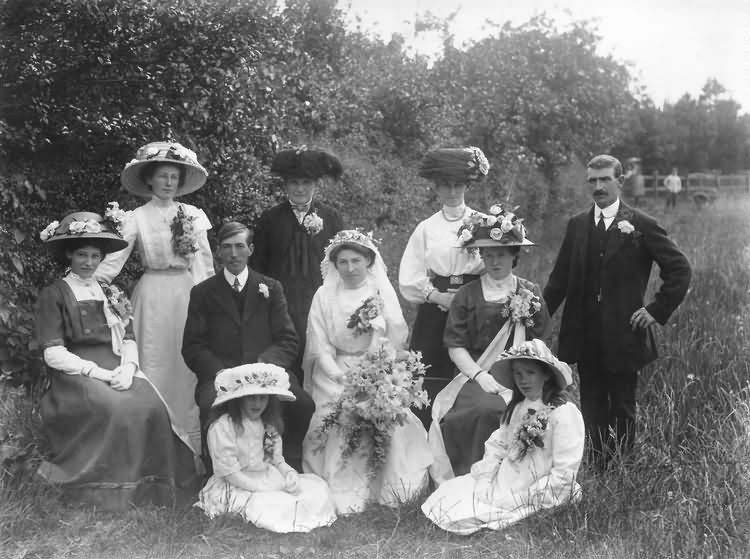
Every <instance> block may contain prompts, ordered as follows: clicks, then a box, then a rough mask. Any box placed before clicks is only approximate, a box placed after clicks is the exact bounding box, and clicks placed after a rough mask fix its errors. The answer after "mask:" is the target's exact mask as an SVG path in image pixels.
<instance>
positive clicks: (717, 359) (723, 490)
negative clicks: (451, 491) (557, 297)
mask: <svg viewBox="0 0 750 559" xmlns="http://www.w3.org/2000/svg"><path fill="white" fill-rule="evenodd" d="M656 202H657V201H653V202H652V204H651V208H650V210H651V213H653V214H654V215H655V216H656V217H658V218H659V219H660V221H661V222H662V223H663V224H664V225H665V226H666V228H667V230H668V231H669V232H670V234H671V236H672V237H673V238H674V239H675V240H676V241H677V243H678V244H679V246H680V247H681V248H682V249H684V250H685V252H686V253H687V255H688V258H689V259H690V261H691V263H692V265H693V268H694V278H693V284H692V286H691V290H690V293H689V295H688V297H687V299H686V301H685V303H684V304H683V305H682V307H681V308H680V309H679V310H678V312H677V313H676V314H675V316H674V317H673V318H672V320H671V321H670V323H669V324H668V325H667V326H666V327H665V328H663V329H661V331H660V335H659V341H660V349H661V357H660V359H659V360H658V361H657V362H656V363H655V364H653V365H651V366H649V367H648V368H647V369H646V370H644V371H643V372H642V376H641V384H640V388H639V398H638V402H639V412H638V413H639V420H640V423H639V432H638V439H637V443H636V450H635V451H634V453H633V454H632V456H630V457H628V459H627V460H625V461H623V463H622V465H621V467H620V469H618V470H615V471H611V472H608V473H607V474H606V475H601V476H593V475H592V474H590V473H589V472H587V471H582V472H581V473H580V476H579V481H580V482H581V485H582V487H583V491H584V498H583V500H582V501H581V502H580V503H578V504H576V505H573V506H568V507H564V508H561V509H558V510H556V511H554V512H551V513H544V514H540V515H537V516H534V517H532V518H529V519H526V520H524V521H522V522H520V523H519V524H517V525H515V526H513V527H512V528H510V529H508V530H506V531H503V532H499V533H495V532H482V533H479V534H477V535H475V536H472V537H458V536H452V535H449V534H447V533H445V532H443V531H441V530H439V529H437V528H436V527H434V526H433V525H431V524H430V523H429V522H428V521H427V520H426V519H425V518H424V517H423V516H422V514H421V512H420V510H419V503H413V504H407V505H405V506H403V507H402V508H401V509H400V510H390V509H385V508H378V507H375V508H372V509H371V510H368V511H367V512H365V513H364V514H361V515H357V516H353V517H347V518H341V519H339V520H338V521H337V522H336V523H335V524H334V525H333V526H332V527H331V528H328V529H320V530H316V531H315V532H313V533H311V534H304V535H292V536H285V535H277V534H271V533H268V532H265V531H262V530H258V529H255V528H254V527H252V526H248V525H245V524H244V523H242V522H241V521H238V520H234V519H224V520H220V521H209V520H207V519H206V518H204V517H203V516H202V515H201V514H200V513H199V511H197V510H192V509H187V510H186V509H179V510H177V509H175V510H165V509H133V510H130V511H128V512H126V513H122V514H117V515H113V514H108V513H101V512H98V511H96V510H93V509H85V508H80V507H76V508H72V507H67V506H65V505H63V504H61V503H60V502H59V501H58V499H57V497H56V495H55V492H54V490H52V489H49V488H44V487H41V486H39V485H38V484H36V483H34V482H33V481H32V478H30V477H29V476H27V475H25V474H23V473H19V474H17V475H15V476H11V475H10V474H9V473H7V472H6V473H5V474H0V558H2V559H6V558H13V559H36V558H39V559H42V558H44V559H47V558H49V559H51V558H68V557H70V558H87V559H98V558H102V559H104V558H117V559H124V558H133V559H135V558H138V559H143V558H159V559H162V558H170V559H171V558H174V559H176V558H206V559H208V558H211V559H224V558H233V559H238V558H244V559H250V558H259V559H260V558H267V559H271V558H274V559H277V558H296V557H299V558H302V557H322V558H331V559H333V558H347V559H348V558H389V559H390V558H404V559H406V558H408V559H422V558H428V557H430V558H432V557H435V558H446V559H448V558H450V559H463V558H465V559H470V558H477V559H478V558H479V557H503V558H522V557H523V558H525V557H533V558H539V559H541V558H550V559H563V558H571V559H572V558H576V559H579V558H580V559H593V558H612V559H615V558H617V559H628V558H649V559H651V558H667V557H670V558H671V557H675V558H692V557H696V558H697V557H701V558H704V557H705V558H708V557H713V558H714V559H725V558H727V559H728V558H745V557H747V556H748V555H750V551H749V549H750V537H749V536H750V499H748V497H750V492H749V491H748V489H749V488H750V479H749V478H750V388H748V380H750V372H749V371H748V369H749V367H750V343H749V342H750V340H749V339H748V338H749V336H750V331H749V330H748V328H750V323H748V322H750V318H748V315H747V311H748V308H749V304H750V248H748V245H750V241H749V240H750V219H748V216H750V203H748V201H747V200H745V199H740V198H735V199H732V200H719V202H717V204H716V205H714V206H711V207H709V208H706V209H704V210H703V211H701V212H697V211H696V210H695V209H694V208H693V207H692V206H689V205H688V204H687V203H684V204H683V206H682V207H681V208H680V209H679V210H678V211H677V212H673V213H671V214H666V215H665V213H664V211H663V209H662V204H660V203H659V204H657V203H656ZM547 229H548V230H547V231H546V233H545V237H548V240H549V241H548V243H547V245H548V247H547V248H546V249H539V250H538V251H537V252H536V253H535V254H533V255H531V256H529V257H528V258H524V262H522V264H521V267H520V269H519V273H520V275H522V276H524V277H527V278H531V279H534V280H535V281H537V282H539V283H542V284H543V283H544V280H545V279H546V276H547V274H548V272H549V268H550V265H551V261H552V259H553V258H554V254H555V251H556V249H557V246H558V244H559V239H560V238H561V236H562V231H550V230H549V228H547ZM655 277H656V274H655ZM656 281H658V279H657V280H656ZM0 397H1V399H0V435H2V433H3V431H5V432H8V431H10V432H12V433H16V434H17V436H16V437H15V442H14V444H16V445H18V446H23V445H26V444H33V443H34V425H33V421H34V418H33V414H31V412H30V409H29V408H30V406H29V403H28V399H27V398H25V397H23V396H22V395H19V394H16V393H15V392H13V391H10V390H7V389H6V390H5V393H4V394H2V392H0ZM2 440H4V439H3V438H2V437H0V441H2ZM5 440H8V437H7V436H6V437H5Z"/></svg>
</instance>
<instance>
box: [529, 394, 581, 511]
mask: <svg viewBox="0 0 750 559" xmlns="http://www.w3.org/2000/svg"><path fill="white" fill-rule="evenodd" d="M550 427H551V429H552V432H551V445H552V466H551V468H550V471H549V474H547V475H545V476H542V477H540V478H539V479H537V480H536V481H535V482H534V483H533V484H532V485H531V487H529V495H530V496H531V499H532V502H534V503H536V504H539V506H541V507H553V506H556V505H558V504H560V503H561V502H564V501H566V500H567V499H569V498H571V497H572V496H574V495H575V494H576V493H577V492H578V491H580V489H579V488H578V485H577V484H576V481H575V480H576V474H577V473H578V468H579V467H580V465H581V460H582V459H583V443H584V426H583V417H582V416H581V412H580V411H579V410H578V408H577V407H576V405H575V404H573V403H572V402H567V403H565V404H563V405H561V406H559V407H557V408H555V409H554V410H553V411H552V412H551V414H550Z"/></svg>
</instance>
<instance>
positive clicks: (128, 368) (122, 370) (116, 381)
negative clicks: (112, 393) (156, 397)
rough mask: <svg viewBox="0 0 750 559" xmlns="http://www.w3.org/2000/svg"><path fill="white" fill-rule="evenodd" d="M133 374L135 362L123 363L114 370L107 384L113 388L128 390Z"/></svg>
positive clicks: (131, 383)
mask: <svg viewBox="0 0 750 559" xmlns="http://www.w3.org/2000/svg"><path fill="white" fill-rule="evenodd" d="M133 375H135V363H125V364H124V365H122V366H121V367H117V368H116V369H115V370H114V376H113V377H112V380H111V381H110V383H109V384H110V386H111V387H112V388H114V389H115V390H128V389H129V388H130V387H131V386H132V385H133Z"/></svg>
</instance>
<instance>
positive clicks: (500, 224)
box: [458, 204, 535, 248]
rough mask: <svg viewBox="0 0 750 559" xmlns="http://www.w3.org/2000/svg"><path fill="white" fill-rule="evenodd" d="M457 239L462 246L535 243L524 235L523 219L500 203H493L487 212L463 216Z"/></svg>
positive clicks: (527, 244)
mask: <svg viewBox="0 0 750 559" xmlns="http://www.w3.org/2000/svg"><path fill="white" fill-rule="evenodd" d="M458 240H459V243H460V244H461V247H462V248H481V247H496V246H534V245H535V243H532V242H531V241H530V240H529V239H528V237H527V236H526V227H524V225H523V219H521V218H520V217H518V216H517V215H516V214H515V213H513V212H511V211H506V210H505V208H504V207H503V205H502V204H494V205H493V206H492V207H491V208H490V213H489V214H483V213H479V212H474V213H473V214H471V215H470V216H467V217H465V218H464V220H463V224H462V225H461V228H460V229H459V230H458Z"/></svg>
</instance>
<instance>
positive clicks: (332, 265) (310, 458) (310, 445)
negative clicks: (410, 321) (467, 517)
mask: <svg viewBox="0 0 750 559" xmlns="http://www.w3.org/2000/svg"><path fill="white" fill-rule="evenodd" d="M325 255H326V256H325V258H324V260H323V263H322V272H323V285H322V286H321V287H320V288H319V289H318V291H317V292H316V293H315V296H314V297H313V301H312V306H311V308H310V315H309V317H308V326H307V345H306V347H305V357H304V360H303V367H304V370H305V389H306V390H307V391H308V392H309V393H310V395H311V396H312V398H313V400H314V401H315V406H316V411H315V415H313V418H312V421H311V422H310V429H309V431H308V436H307V437H305V441H304V443H303V451H302V452H303V462H302V466H303V469H304V471H305V472H312V473H315V474H318V475H319V476H320V477H322V478H323V479H324V480H326V481H327V482H328V485H329V487H330V488H331V493H332V495H333V499H334V501H335V503H336V509H337V512H339V513H340V514H346V513H352V512H359V511H361V510H363V509H364V508H365V506H366V505H367V504H368V503H369V502H371V501H376V502H378V503H380V504H384V505H387V506H398V505H399V503H403V502H406V501H409V500H411V499H413V498H415V497H416V496H418V495H419V494H420V493H421V492H422V491H423V490H424V489H425V488H426V487H427V483H428V481H429V475H428V468H429V466H430V464H431V463H432V455H431V453H430V450H429V447H428V445H427V433H426V432H425V430H424V427H423V426H422V425H421V424H420V422H419V420H418V419H417V418H416V416H415V415H414V414H413V413H411V412H408V415H407V419H406V422H405V424H404V425H403V426H399V427H396V429H395V430H394V432H393V434H392V437H391V442H390V447H389V448H388V451H387V457H386V460H385V464H384V465H383V466H382V469H381V470H380V472H379V473H378V475H377V476H376V477H374V478H373V477H371V476H370V475H369V466H368V464H367V456H366V455H367V453H366V452H364V451H362V452H358V453H355V455H354V456H352V457H350V458H347V459H346V460H344V459H343V458H342V453H343V452H344V441H343V439H342V437H340V436H339V434H338V432H337V430H335V429H334V430H331V431H329V433H328V439H327V441H326V442H325V446H324V448H322V449H321V448H319V447H320V440H319V439H318V438H317V437H316V436H315V432H316V430H317V428H318V426H319V425H320V424H321V422H322V421H323V418H324V417H325V416H326V415H327V414H328V413H329V412H330V404H332V403H333V402H334V401H335V400H336V398H337V397H338V396H339V395H340V394H341V393H342V391H343V390H344V386H343V384H342V377H343V375H344V372H345V371H346V370H347V369H349V368H350V367H352V366H353V365H354V364H355V363H356V362H357V360H358V358H359V357H360V356H362V355H363V354H364V353H365V352H367V351H374V350H377V349H378V348H379V347H380V346H381V345H382V344H386V345H387V346H388V347H389V348H390V349H391V350H398V349H402V348H403V347H404V344H405V343H406V338H407V335H408V327H407V325H406V321H405V320H404V316H403V314H402V312H401V307H400V306H399V303H398V298H397V296H396V292H395V290H394V289H393V286H392V285H391V284H390V282H389V281H388V277H387V275H386V267H385V264H384V263H383V259H382V257H381V256H380V253H379V252H378V249H377V247H376V246H375V244H374V242H373V240H372V238H371V237H370V236H368V235H365V234H363V233H360V232H358V231H354V230H346V231H340V232H339V233H337V234H336V236H335V237H334V238H333V239H332V240H331V242H330V244H329V245H328V247H327V248H326V252H325ZM377 296H379V297H380V298H381V299H382V302H383V306H382V312H381V313H380V314H379V315H378V316H377V317H376V318H374V319H372V321H371V325H372V331H370V332H368V333H357V331H356V329H354V328H352V327H349V326H348V325H347V324H348V323H349V320H350V317H351V316H352V314H353V313H354V312H355V311H357V309H359V308H360V307H361V306H362V304H363V302H364V301H365V300H367V299H368V298H369V297H377ZM363 450H364V449H363Z"/></svg>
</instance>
